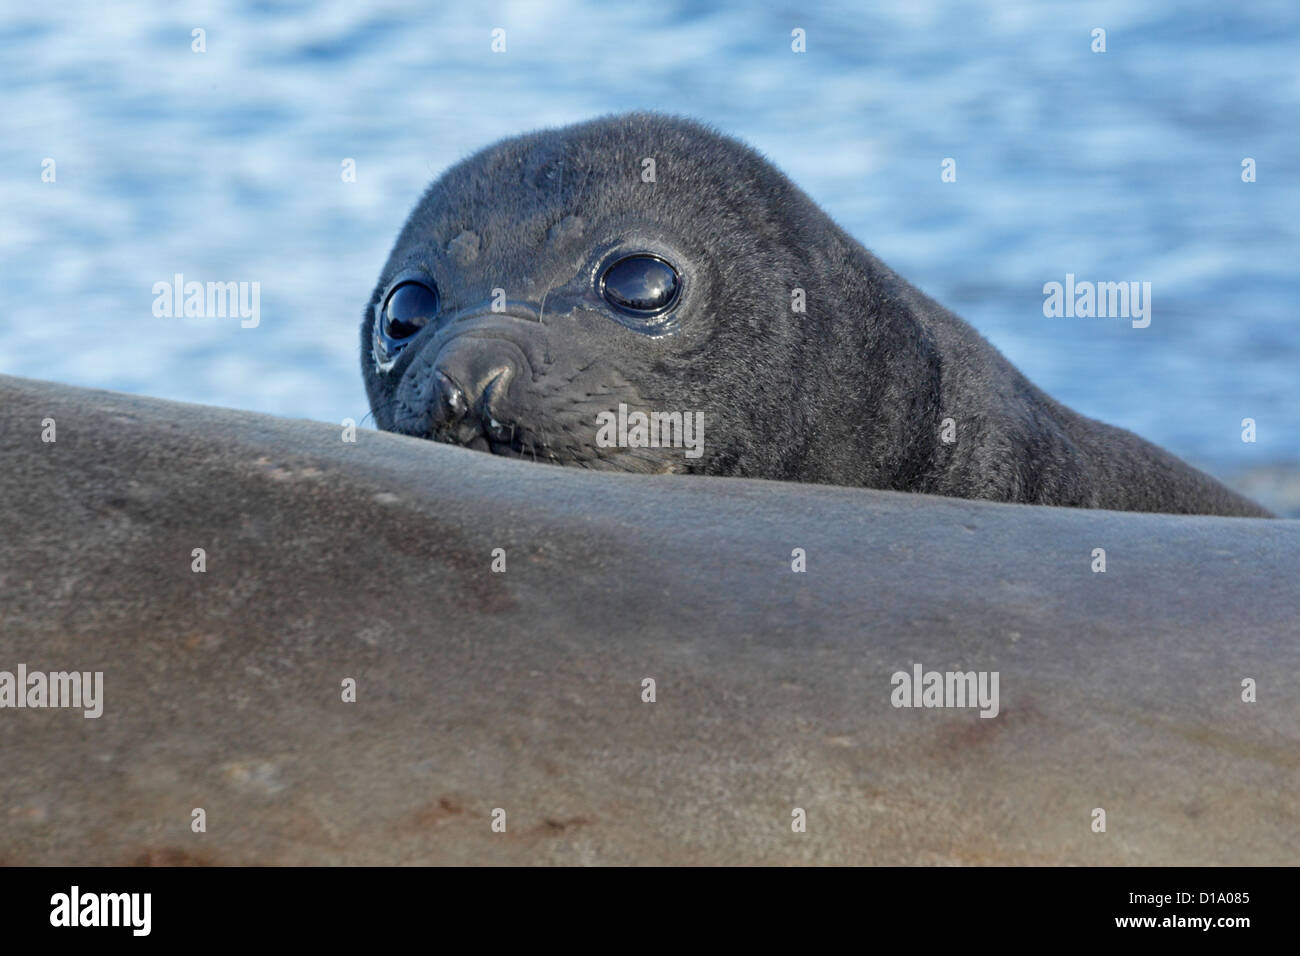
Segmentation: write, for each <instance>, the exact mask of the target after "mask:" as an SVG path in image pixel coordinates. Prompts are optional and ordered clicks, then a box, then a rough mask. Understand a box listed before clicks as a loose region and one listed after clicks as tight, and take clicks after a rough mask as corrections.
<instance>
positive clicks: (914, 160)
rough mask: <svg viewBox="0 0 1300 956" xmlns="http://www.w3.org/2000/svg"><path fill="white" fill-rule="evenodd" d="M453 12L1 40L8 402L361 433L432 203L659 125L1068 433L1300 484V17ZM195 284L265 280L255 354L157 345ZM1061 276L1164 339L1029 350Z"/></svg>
mask: <svg viewBox="0 0 1300 956" xmlns="http://www.w3.org/2000/svg"><path fill="white" fill-rule="evenodd" d="M439 6H440V7H442V9H437V10H431V9H428V5H426V4H418V3H411V4H393V3H384V4H378V5H374V4H353V3H348V2H342V0H335V2H327V3H323V4H300V5H294V4H280V3H277V4H263V3H248V4H243V5H238V4H235V5H206V4H201V5H193V6H186V5H180V4H178V5H163V4H144V3H140V4H129V3H128V4H113V5H111V6H110V5H102V4H99V3H89V2H85V3H83V2H68V3H62V4H59V5H57V6H55V5H10V6H8V7H7V8H6V9H5V10H4V12H3V13H0V53H2V54H3V55H2V56H0V81H2V88H3V90H4V98H5V109H4V110H3V111H2V112H0V131H2V135H0V211H2V212H3V219H2V221H0V246H2V248H0V280H2V282H3V285H2V288H3V298H2V300H0V301H2V302H3V305H4V310H3V313H0V371H4V372H10V373H15V374H23V375H30V376H35V377H40V378H49V379H55V380H59V381H65V382H70V383H74V384H82V385H92V386H100V387H107V388H114V389H122V390H127V391H136V392H142V393H147V394H151V395H158V396H163V397H168V398H177V399H183V400H188V401H195V402H207V403H214V404H220V405H229V406H236V407H242V408H249V409H255V410H260V411H267V412H273V413H278V414H285V415H293V416H305V417H311V418H318V419H324V420H332V421H338V420H340V419H342V418H344V417H347V416H351V417H354V418H358V419H359V418H360V417H361V415H363V414H364V413H365V411H366V403H365V398H364V395H363V392H362V388H361V382H360V375H359V372H358V358H357V349H358V347H357V332H356V329H357V324H358V322H359V318H360V311H361V307H362V305H363V304H364V302H365V301H366V299H367V296H368V295H369V292H370V289H371V285H372V283H373V282H374V279H375V277H376V274H377V271H378V269H379V267H380V266H381V264H382V263H383V260H384V258H385V256H386V254H387V251H388V248H389V246H390V244H391V243H392V241H393V238H394V237H395V235H396V233H397V230H398V228H399V227H400V226H401V224H402V222H403V220H404V219H405V217H406V215H407V213H408V212H409V211H410V208H411V207H412V205H413V204H414V202H415V200H416V199H417V198H418V196H419V194H420V192H421V190H422V189H423V188H424V186H425V185H426V184H427V182H428V181H429V180H430V179H431V178H432V177H433V176H434V175H435V174H436V173H438V172H439V171H440V170H442V169H443V168H445V167H446V166H447V165H448V164H450V163H452V162H454V161H456V160H457V159H459V158H461V157H462V156H464V155H466V154H467V153H469V152H471V151H472V150H474V149H476V148H478V147H480V146H482V145H485V144H487V143H489V142H491V141H492V140H494V139H497V138H499V137H501V136H505V135H509V134H513V133H517V132H521V131H524V130H527V129H531V128H535V127H537V126H541V125H552V124H559V123H566V122H571V121H574V120H579V119H584V118H588V117H591V116H593V115H598V114H601V113H606V112H611V111H616V110H625V109H632V108H655V109H663V110H669V111H674V112H682V113H686V114H689V115H692V116H695V117H698V118H701V119H704V120H706V121H709V122H712V123H714V124H716V125H718V126H720V127H721V128H722V129H724V130H725V131H727V132H730V133H733V134H735V135H737V136H740V137H741V138H743V139H746V140H748V141H749V142H751V143H753V144H754V145H756V146H757V147H759V148H760V149H762V150H763V151H764V152H765V153H766V154H767V155H768V156H770V157H771V158H772V159H773V160H774V161H775V162H776V163H777V164H778V165H779V166H781V167H782V168H783V169H784V170H786V172H787V173H789V174H790V175H791V176H792V177H793V178H794V179H795V180H796V181H797V182H798V183H800V184H801V185H802V186H803V187H804V188H805V189H806V190H807V191H808V192H809V193H810V194H811V195H812V196H813V198H814V199H815V200H817V201H818V202H819V203H820V204H821V205H822V206H823V208H825V209H826V210H827V212H829V213H830V214H831V215H832V216H833V217H834V218H835V219H836V220H837V221H838V222H839V223H841V224H842V225H843V226H844V227H845V228H847V229H848V230H849V231H850V232H851V233H852V234H853V235H855V236H856V237H857V238H859V239H860V240H861V241H862V242H863V243H864V244H865V245H866V246H868V247H869V248H871V249H872V250H873V251H875V252H876V253H877V254H878V255H880V256H881V257H882V258H883V259H884V260H885V261H886V262H888V263H889V264H890V265H892V266H893V267H894V268H895V269H896V270H897V271H899V272H900V273H901V274H903V275H904V276H906V277H907V278H909V279H911V280H912V281H913V282H915V283H916V284H917V285H919V286H920V287H921V288H922V289H924V290H925V291H926V292H928V293H929V294H931V295H933V296H934V297H936V298H937V299H939V300H940V301H941V302H943V303H944V304H946V305H948V306H949V307H951V308H953V309H954V310H955V311H957V312H958V313H959V314H961V315H963V316H964V317H965V318H966V319H967V320H968V321H970V322H971V323H972V324H974V325H975V326H976V327H977V328H979V329H980V330H981V331H982V332H983V333H984V334H985V335H986V336H987V337H988V338H990V339H991V340H992V341H993V342H994V343H995V344H996V345H997V346H999V347H1000V348H1001V349H1002V350H1003V351H1004V352H1005V353H1006V354H1007V355H1008V357H1009V358H1010V359H1011V360H1012V361H1013V362H1015V363H1016V364H1017V365H1019V366H1020V367H1021V368H1022V369H1023V370H1024V371H1025V372H1026V373H1027V374H1028V375H1029V376H1030V378H1032V379H1033V380H1034V381H1036V382H1037V383H1038V384H1039V385H1041V386H1042V387H1044V388H1045V389H1047V391H1049V392H1050V393H1052V394H1053V395H1055V396H1057V397H1058V398H1060V399H1062V400H1063V401H1065V402H1066V403H1068V404H1070V405H1072V406H1074V407H1075V408H1077V409H1079V410H1080V411H1083V412H1085V413H1087V414H1090V415H1093V416H1096V417H1099V418H1102V419H1104V420H1106V421H1110V422H1114V423H1116V424H1119V425H1123V426H1125V427H1128V428H1132V429H1134V430H1135V431H1137V432H1139V433H1141V434H1143V435H1145V436H1147V437H1149V438H1151V439H1153V440H1155V441H1157V442H1159V443H1161V444H1164V445H1165V446H1167V447H1169V448H1170V449H1171V450H1173V451H1175V452H1177V453H1178V454H1181V455H1183V456H1185V457H1187V458H1189V459H1190V460H1193V461H1195V462H1197V463H1200V464H1203V465H1205V466H1208V467H1211V468H1215V469H1219V470H1225V469H1226V470H1228V471H1231V470H1233V469H1235V468H1240V467H1245V466H1247V465H1250V464H1252V463H1259V462H1268V461H1277V460H1287V459H1300V437H1297V436H1300V374H1298V373H1300V322H1298V321H1297V302H1298V301H1300V278H1298V277H1297V271H1296V260H1297V250H1298V249H1300V244H1298V243H1297V238H1298V237H1300V155H1298V151H1297V149H1296V146H1297V133H1296V130H1297V128H1300V123H1298V122H1297V120H1298V118H1300V110H1298V109H1297V106H1298V105H1300V56H1297V53H1298V52H1300V6H1298V5H1296V4H1294V3H1291V2H1278V3H1251V4H1249V5H1248V7H1244V8H1242V7H1239V6H1237V5H1224V4H1220V3H1212V2H1204V3H1193V4H1179V5H1164V4H1142V5H1135V4H1131V3H1128V2H1123V3H1120V2H1115V3H1090V4H1086V5H1084V4H1074V3H1070V4H1051V3H1042V2H1025V3H1013V2H999V3H996V4H992V5H990V6H988V7H986V8H983V9H982V10H981V9H979V8H977V7H975V6H974V5H971V4H968V3H957V2H953V3H948V2H938V0H899V2H895V3H872V4H870V5H867V4H850V3H823V4H816V5H814V4H803V3H798V4H796V3H777V4H772V5H769V6H768V7H767V8H766V9H764V10H758V9H756V8H755V7H754V6H753V5H751V4H747V3H741V2H732V3H724V4H722V5H720V6H718V7H715V8H714V9H713V10H711V11H709V12H702V11H700V10H698V9H697V6H696V5H695V4H691V3H687V2H673V0H658V2H656V3H653V4H625V5H620V4H611V3H608V2H597V0H577V2H568V3H562V2H561V3H554V4H547V5H540V4H533V3H522V2H521V3H502V4H489V5H485V6H481V7H475V6H473V5H471V4H447V5H439ZM195 27H202V28H203V29H205V30H206V33H207V37H206V38H207V52H206V53H202V54H199V53H194V52H192V51H191V48H190V47H191V30H192V29H193V28H195ZM494 27H503V28H505V30H506V36H507V52H506V53H505V54H502V55H496V54H492V53H491V52H490V50H489V41H490V36H489V35H490V31H491V30H492V29H493V28H494ZM794 27H802V28H803V29H805V30H806V31H807V37H808V40H807V44H808V52H807V53H806V54H803V55H796V54H794V53H792V52H791V50H790V31H791V29H793V28H794ZM1094 27H1103V28H1105V29H1106V30H1107V47H1108V51H1107V52H1106V53H1104V54H1096V53H1093V52H1092V51H1091V50H1090V43H1091V38H1090V32H1091V30H1092V29H1093V28H1094ZM1247 156H1249V157H1253V158H1254V159H1255V160H1256V162H1257V164H1258V182H1256V183H1253V184H1245V183H1243V182H1242V181H1241V178H1240V172H1241V166H1240V164H1241V161H1242V159H1243V157H1247ZM46 157H51V158H54V159H55V160H56V162H57V182H55V183H53V184H49V183H42V182H41V177H40V173H41V163H42V160H43V159H44V158H46ZM347 157H351V158H355V159H356V161H357V170H358V179H357V182H355V183H344V182H342V181H341V178H340V175H339V171H340V163H341V162H342V161H343V160H344V158H347ZM945 157H953V158H955V159H956V160H957V171H958V178H957V182H955V183H948V184H945V183H942V182H940V177H939V172H940V162H941V160H942V159H943V158H945ZM177 272H181V273H184V274H185V275H186V277H187V278H191V279H199V280H202V281H207V280H245V281H258V282H260V283H261V289H262V293H261V294H262V303H261V305H262V321H261V325H260V326H259V327H258V328H256V329H248V330H245V329H241V328H240V327H239V324H238V322H237V321H234V320H213V319H202V320H199V319H191V320H186V319H160V318H155V317H154V315H153V314H152V310H151V306H152V302H153V294H152V292H151V289H152V286H153V284H154V283H155V282H157V281H160V280H168V279H170V278H171V276H172V275H173V274H174V273H177ZM1067 272H1073V273H1075V274H1076V275H1077V276H1078V277H1079V278H1081V279H1094V280H1128V279H1133V280H1144V281H1150V282H1151V283H1152V286H1153V304H1154V308H1153V321H1152V323H1151V326H1150V328H1147V329H1142V330H1135V329H1132V328H1131V327H1130V326H1129V324H1128V323H1127V322H1124V321H1121V320H1114V319H1047V318H1044V316H1043V314H1042V302H1043V294H1042V286H1043V283H1045V282H1048V281H1061V280H1063V278H1064V276H1065V274H1066V273H1067ZM1246 417H1251V418H1254V419H1256V420H1257V421H1258V423H1259V426H1258V427H1259V433H1258V435H1259V437H1258V443H1257V444H1254V445H1250V444H1243V443H1242V442H1241V440H1240V422H1241V419H1243V418H1246Z"/></svg>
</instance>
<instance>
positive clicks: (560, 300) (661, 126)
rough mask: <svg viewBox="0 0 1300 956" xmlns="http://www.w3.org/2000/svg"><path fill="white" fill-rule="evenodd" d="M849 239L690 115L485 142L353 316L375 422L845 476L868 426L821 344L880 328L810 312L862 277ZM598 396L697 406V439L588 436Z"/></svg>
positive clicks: (635, 404)
mask: <svg viewBox="0 0 1300 956" xmlns="http://www.w3.org/2000/svg"><path fill="white" fill-rule="evenodd" d="M861 255H863V251H862V250H861V248H860V247H858V246H856V243H854V242H853V241H852V240H851V239H848V238H847V237H846V236H844V235H843V234H842V233H841V232H840V230H839V229H838V228H837V227H835V226H834V224H833V223H831V222H830V220H829V219H828V218H827V217H826V216H825V214H824V213H822V212H821V210H820V209H818V208H817V207H816V205H815V204H813V203H812V201H811V200H809V199H808V198H807V197H806V196H805V195H804V194H803V193H802V192H801V191H799V189H798V188H797V187H795V186H794V185H793V184H792V183H791V182H790V181H789V180H788V179H787V178H786V177H785V176H784V175H782V174H781V173H780V172H779V171H777V170H776V169H775V168H774V167H773V166H771V165H770V164H769V163H768V162H767V161H766V160H764V159H763V158H762V157H761V156H760V155H759V154H757V153H756V152H754V151H753V150H752V149H750V148H749V147H747V146H745V145H744V144H742V143H740V142H738V141H736V140H733V139H729V138H727V137H724V136H722V135H720V134H718V133H717V132H715V131H713V130H712V129H710V128H708V127H706V126H703V125H700V124H698V123H695V122H692V121H688V120H684V119H679V118H675V117H669V116H663V115H658V114H645V113H636V114H628V115H623V116H616V117H610V118H605V119H600V120H595V121H591V122H586V123H581V124H578V125H574V126H569V127H566V128H562V129H557V130H547V131H542V132H538V133H532V134H529V135H524V136H519V137H516V138H512V139H507V140H504V141H502V142H500V143H497V144H496V145H493V146H491V147H489V148H487V149H485V150H483V151H481V152H479V153H477V154H476V155H473V156H471V157H470V158H468V159H466V160H464V161H463V162H461V163H459V164H458V165H456V166H454V167H452V168H451V169H449V170H448V171H447V172H446V173H445V174H444V175H443V176H442V177H441V178H439V179H438V180H437V181H435V182H434V183H433V185H432V186H430V187H429V189H428V191H427V192H426V193H425V195H424V197H423V198H422V199H421V200H420V202H419V204H418V205H417V206H416V208H415V210H414V212H412V214H411V216H410V218H409V219H408V221H407V222H406V225H405V227H404V228H403V229H402V232H401V234H400V236H399V237H398V239H397V243H396V245H395V246H394V248H393V251H392V253H391V254H390V256H389V258H388V262H387V264H386V265H385V266H384V270H383V272H382V274H381V275H380V277H379V282H378V284H377V285H376V286H375V289H374V292H373V294H372V296H371V298H370V302H369V304H368V306H367V307H366V310H365V317H364V321H363V323H362V330H361V340H362V367H363V372H364V375H365V380H366V387H367V391H368V394H369V398H370V402H371V407H372V409H373V411H374V414H375V418H376V421H377V423H378V424H379V426H380V427H381V428H384V429H387V430H391V431H396V432H400V433H404V434H407V435H414V436H418V437H423V438H430V439H434V440H437V441H443V442H451V443H455V444H460V445H465V446H468V447H470V448H477V449H481V450H486V451H492V452H494V453H497V454H507V455H517V456H523V457H525V458H530V459H535V460H537V461H546V462H554V463H559V464H568V465H580V466H584V467H589V468H604V469H617V470H624V471H653V472H661V471H679V472H687V471H694V472H702V473H710V474H742V475H752V476H761V477H777V478H780V477H798V478H800V479H801V480H827V481H831V480H846V479H847V480H856V479H858V478H859V477H860V476H859V475H853V476H842V475H837V474H833V473H832V472H833V470H834V466H835V464H836V458H837V456H848V455H849V452H847V451H846V450H845V449H846V448H847V446H849V445H852V444H856V443H857V442H856V441H854V439H855V438H860V437H861V435H860V432H861V431H862V430H863V429H866V428H873V427H878V424H873V423H871V422H869V421H868V420H867V419H866V418H865V417H864V416H865V414H866V411H865V409H866V406H867V404H868V400H869V398H870V396H869V395H868V393H869V392H870V389H869V388H866V389H864V388H863V387H862V385H861V377H862V376H861V373H860V369H859V368H857V367H856V366H857V365H858V364H860V362H859V360H857V359H856V358H853V357H851V356H846V355H844V354H843V351H845V350H846V351H849V352H852V351H855V350H859V349H863V348H871V347H872V346H873V345H879V344H880V343H878V342H876V343H873V342H872V341H870V339H871V338H872V336H871V335H869V334H868V335H865V336H864V335H860V334H854V335H851V336H846V335H845V334H844V331H843V329H841V328H839V327H837V324H836V323H835V322H834V321H832V320H833V316H832V315H831V314H830V313H828V312H825V311H823V310H824V308H825V303H826V301H827V300H828V299H835V300H837V301H839V302H841V303H843V302H844V301H845V300H846V299H852V298H855V297H859V296H860V297H863V298H864V299H865V298H866V297H868V295H869V290H868V289H867V288H866V287H865V286H864V287H863V288H861V289H858V290H846V289H843V288H837V289H836V290H835V291H834V292H831V291H830V289H829V288H828V286H832V285H834V286H842V285H843V284H844V283H855V282H857V283H865V282H867V281H868V279H867V273H868V272H869V271H870V270H869V265H868V263H866V262H865V261H858V260H859V257H860V256H861ZM818 284H820V285H821V286H822V287H821V288H817V289H814V288H812V286H815V285H818ZM795 290H799V291H798V292H797V293H796V291H795ZM796 295H797V296H801V297H804V301H805V302H806V303H807V305H806V307H805V309H803V310H801V309H799V308H797V307H793V306H792V296H796ZM819 303H820V304H819ZM800 304H803V303H800ZM850 311H853V310H850ZM855 326H856V327H858V328H859V330H861V328H862V327H863V326H864V323H862V322H857V323H855ZM913 351H915V350H913ZM620 405H624V406H626V407H627V409H628V410H629V411H641V412H643V413H649V412H659V413H667V414H672V413H681V414H682V415H683V416H686V415H693V414H696V413H702V414H703V422H704V423H705V428H706V430H707V431H706V439H705V443H704V449H703V454H702V455H701V456H699V457H694V458H693V457H687V456H686V455H684V453H683V449H682V448H680V447H677V448H665V447H658V448H650V447H617V446H616V447H604V446H602V444H601V443H599V442H598V441H597V440H596V439H597V434H598V416H600V415H601V414H602V413H613V412H615V411H616V410H617V409H618V408H619V406H620ZM828 412H829V413H830V414H827V413H828ZM828 418H829V419H834V421H827V420H826V419H828ZM895 440H896V441H905V439H903V438H902V437H896V439H895ZM814 445H822V446H824V447H822V448H821V449H820V450H819V451H814V448H813V446H814ZM859 457H860V456H859ZM810 461H811V462H813V463H814V465H813V466H812V467H813V470H814V472H815V471H821V470H824V471H826V472H827V473H826V474H824V475H818V474H816V473H813V474H810V473H809V471H808V469H809V465H808V462H810ZM857 467H858V468H860V467H861V462H860V461H859V462H858V463H857Z"/></svg>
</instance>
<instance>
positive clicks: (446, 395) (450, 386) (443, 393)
mask: <svg viewBox="0 0 1300 956" xmlns="http://www.w3.org/2000/svg"><path fill="white" fill-rule="evenodd" d="M433 374H434V387H435V389H436V390H437V403H436V408H435V412H434V417H435V419H436V421H437V423H438V424H443V425H452V424H455V423H456V422H458V421H460V420H461V419H462V418H464V417H465V412H466V411H468V409H469V404H468V403H467V402H466V401H465V393H464V392H462V391H461V390H460V386H458V385H457V384H456V383H455V382H453V381H452V380H451V379H450V378H448V377H447V376H446V375H444V374H443V373H442V372H441V371H435V372H434V373H433Z"/></svg>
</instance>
